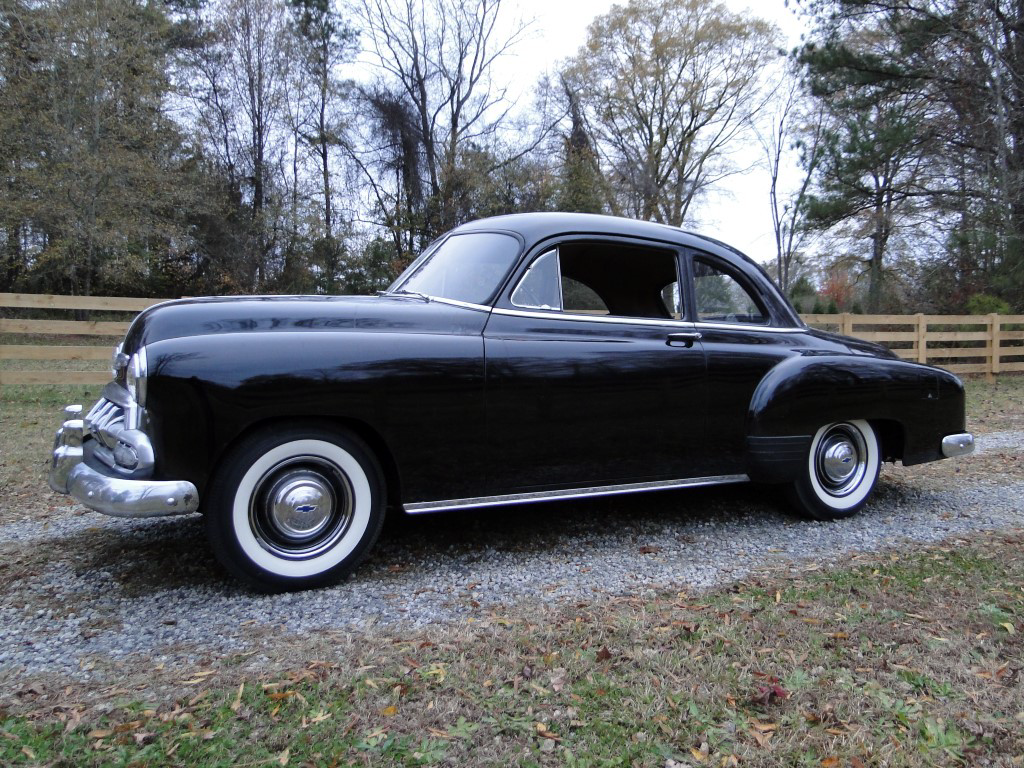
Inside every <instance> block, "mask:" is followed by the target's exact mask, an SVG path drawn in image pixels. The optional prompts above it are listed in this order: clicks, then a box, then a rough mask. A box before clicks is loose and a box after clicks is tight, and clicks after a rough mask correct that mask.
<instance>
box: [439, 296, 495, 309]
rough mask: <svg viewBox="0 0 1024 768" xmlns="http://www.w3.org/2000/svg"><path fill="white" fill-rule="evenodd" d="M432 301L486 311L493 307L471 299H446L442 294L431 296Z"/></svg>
mask: <svg viewBox="0 0 1024 768" xmlns="http://www.w3.org/2000/svg"><path fill="white" fill-rule="evenodd" d="M426 295H428V294H424V296H426ZM430 300H431V301H436V302H437V303H438V304H451V305H452V306H453V307H463V308H464V309H479V310H482V311H484V312H490V311H491V308H490V307H488V306H487V305H486V304H474V303H473V302H471V301H459V300H458V299H446V298H444V297H442V296H431V297H430Z"/></svg>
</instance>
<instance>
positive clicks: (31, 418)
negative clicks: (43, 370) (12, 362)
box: [0, 387, 102, 524]
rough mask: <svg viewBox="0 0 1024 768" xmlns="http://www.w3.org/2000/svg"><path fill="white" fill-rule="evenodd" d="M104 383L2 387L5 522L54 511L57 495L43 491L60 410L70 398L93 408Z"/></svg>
mask: <svg viewBox="0 0 1024 768" xmlns="http://www.w3.org/2000/svg"><path fill="white" fill-rule="evenodd" d="M101 389H102V387H3V388H0V524H3V523H8V522H11V521H13V520H18V519H21V518H23V517H26V516H28V515H29V514H31V516H32V517H34V518H38V517H40V516H41V515H44V516H45V515H47V514H49V513H51V512H52V510H53V506H54V504H57V503H58V501H59V500H58V498H57V497H56V496H55V495H50V494H47V493H45V492H44V493H40V492H41V491H43V489H45V488H46V470H47V467H48V461H49V452H50V450H51V448H52V447H53V435H54V432H55V431H56V429H57V427H58V426H60V422H61V411H62V409H63V408H64V406H65V405H68V404H69V403H81V404H83V405H85V407H86V408H88V407H89V405H90V404H91V403H93V402H94V401H95V400H96V398H98V397H99V393H100V390H101ZM41 507H42V508H41Z"/></svg>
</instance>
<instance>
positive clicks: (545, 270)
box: [512, 251, 562, 309]
mask: <svg viewBox="0 0 1024 768" xmlns="http://www.w3.org/2000/svg"><path fill="white" fill-rule="evenodd" d="M559 279H560V278H559V269H558V251H548V252H547V253H545V254H544V255H543V256H540V257H539V258H538V259H537V260H536V261H534V262H533V264H531V265H530V268H529V269H527V270H526V274H525V275H523V279H522V280H520V281H519V285H517V286H516V289H515V290H514V291H513V292H512V303H513V304H515V305H516V306H517V307H524V308H526V309H561V308H562V287H561V285H560V284H559Z"/></svg>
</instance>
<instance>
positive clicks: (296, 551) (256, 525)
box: [249, 456, 353, 560]
mask: <svg viewBox="0 0 1024 768" xmlns="http://www.w3.org/2000/svg"><path fill="white" fill-rule="evenodd" d="M352 512H353V495H352V488H351V486H350V484H349V481H348V477H347V476H346V475H345V473H344V472H342V471H341V470H340V469H339V468H338V467H337V466H335V465H334V464H332V463H331V462H328V461H325V460H324V459H321V458H320V457H317V456H298V457H294V458H292V459H289V460H288V461H285V462H283V463H281V464H279V465H278V466H276V467H274V468H273V469H271V470H270V471H269V472H267V473H266V474H265V475H263V477H262V478H261V479H260V481H259V482H258V483H257V484H256V487H255V489H254V491H253V494H252V498H251V502H250V504H249V524H250V526H251V529H252V532H253V534H254V535H255V536H256V539H257V540H258V541H259V543H260V546H262V547H263V548H264V549H265V550H267V551H268V552H270V553H272V554H274V555H276V556H277V557H283V558H287V559H291V560H300V559H306V558H311V557H316V556H318V555H320V554H323V553H324V552H325V551H327V550H328V549H330V548H331V547H332V546H334V544H336V543H337V542H338V540H339V539H340V538H341V537H342V536H344V535H345V531H347V530H348V526H349V524H350V523H351V522H352Z"/></svg>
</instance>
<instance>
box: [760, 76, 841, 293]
mask: <svg viewBox="0 0 1024 768" xmlns="http://www.w3.org/2000/svg"><path fill="white" fill-rule="evenodd" d="M788 74H789V77H788V79H787V81H786V84H785V86H784V88H783V89H781V90H780V91H779V92H778V101H777V102H776V109H775V112H774V113H773V114H772V115H771V121H770V123H769V129H768V132H767V133H760V132H759V133H758V141H759V142H760V143H761V148H762V150H763V151H764V156H765V160H766V162H767V167H768V174H769V177H770V179H771V187H770V190H769V204H770V207H771V214H772V228H773V230H774V234H775V268H776V279H777V280H778V283H779V287H780V288H782V290H783V291H784V292H788V291H789V289H790V286H791V284H792V283H793V281H794V280H795V279H796V278H797V275H796V274H795V273H796V271H797V268H798V267H799V264H800V259H801V256H802V254H803V251H804V246H805V245H806V242H807V239H808V237H809V235H810V230H809V228H808V227H807V223H806V218H807V205H808V202H809V201H810V193H811V183H812V180H813V179H814V177H815V173H816V172H817V169H818V166H819V165H820V164H821V159H822V148H823V141H824V138H825V106H824V104H823V103H822V102H820V101H819V102H815V103H813V104H809V105H806V106H807V107H809V109H802V106H803V105H801V102H800V96H801V93H802V87H801V84H800V82H799V80H798V79H797V78H796V77H795V73H792V72H791V73H788ZM791 151H796V152H798V153H799V159H800V166H801V170H802V173H801V175H800V178H799V181H798V183H797V184H796V186H795V187H794V188H793V189H791V190H789V191H788V193H786V192H783V191H781V190H780V189H779V177H780V175H781V173H782V171H783V167H784V165H785V163H786V159H787V158H788V156H789V154H788V153H789V152H791Z"/></svg>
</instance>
